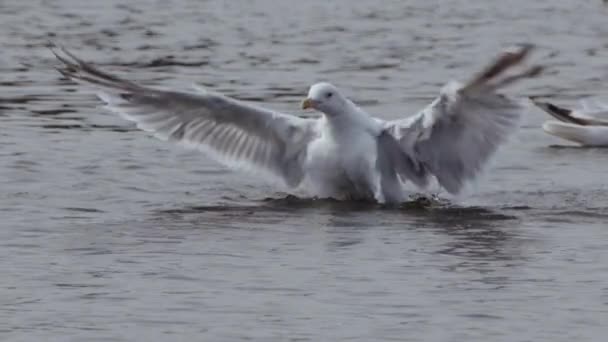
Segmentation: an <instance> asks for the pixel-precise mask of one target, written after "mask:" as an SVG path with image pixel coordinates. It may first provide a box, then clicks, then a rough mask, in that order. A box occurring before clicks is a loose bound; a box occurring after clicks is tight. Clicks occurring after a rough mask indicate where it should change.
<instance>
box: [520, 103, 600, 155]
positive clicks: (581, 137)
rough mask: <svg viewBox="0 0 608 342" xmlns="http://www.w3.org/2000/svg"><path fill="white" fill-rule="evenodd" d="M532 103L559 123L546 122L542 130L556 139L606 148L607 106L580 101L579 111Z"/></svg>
mask: <svg viewBox="0 0 608 342" xmlns="http://www.w3.org/2000/svg"><path fill="white" fill-rule="evenodd" d="M532 102H533V103H534V104H535V105H536V106H537V107H539V108H540V109H542V110H543V111H545V112H546V113H547V114H549V115H551V116H552V117H554V118H556V119H557V120H559V121H547V122H545V123H544V124H543V130H544V131H545V132H547V133H548V134H551V135H554V136H556V137H559V138H562V139H565V140H568V141H571V142H575V143H577V144H579V145H582V146H590V147H600V146H608V119H606V117H608V106H606V105H604V104H601V103H598V102H594V101H593V102H592V101H582V107H581V108H580V109H568V108H564V107H559V106H556V105H554V104H552V103H549V102H541V101H537V100H536V99H532Z"/></svg>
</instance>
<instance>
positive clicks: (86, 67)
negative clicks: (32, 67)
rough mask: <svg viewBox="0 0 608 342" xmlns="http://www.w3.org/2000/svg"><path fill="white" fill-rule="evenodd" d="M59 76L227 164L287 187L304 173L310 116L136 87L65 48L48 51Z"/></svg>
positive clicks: (205, 95) (311, 125)
mask: <svg viewBox="0 0 608 342" xmlns="http://www.w3.org/2000/svg"><path fill="white" fill-rule="evenodd" d="M53 52H54V53H55V55H56V56H57V59H58V60H59V61H61V62H62V63H63V65H62V66H61V67H59V68H57V70H58V71H59V72H60V73H62V74H63V75H64V76H66V77H68V78H70V79H72V80H75V81H79V82H82V83H88V84H92V85H94V86H96V87H98V88H100V90H101V92H100V93H99V97H100V98H101V99H102V100H103V101H104V102H106V104H107V106H106V107H107V108H108V109H109V110H111V111H113V112H116V113H118V114H120V115H121V116H123V117H124V118H126V119H127V120H130V121H133V122H135V123H136V124H137V127H139V128H140V129H142V130H145V131H148V132H152V133H154V135H155V136H156V137H158V138H160V139H163V140H170V141H174V142H177V143H180V144H183V145H186V146H191V147H195V148H197V149H200V150H203V151H204V152H207V153H210V154H211V155H212V156H213V157H216V158H217V159H218V161H220V162H223V163H225V164H226V165H228V166H233V167H240V168H243V167H244V168H253V169H255V170H257V171H262V172H266V173H267V174H270V175H272V176H279V177H280V178H282V179H283V180H284V181H285V183H286V184H287V185H289V186H291V187H295V186H297V185H298V184H299V183H300V181H301V180H302V178H303V176H304V170H303V167H302V163H303V161H304V159H305V154H306V146H307V144H308V142H309V141H310V140H311V139H312V137H313V136H314V135H315V121H314V120H312V119H302V118H298V117H295V116H291V115H285V114H281V113H277V112H273V111H270V110H266V109H263V108H259V107H255V106H252V105H248V104H244V103H242V102H240V101H237V100H235V99H232V98H229V97H226V96H223V95H221V94H214V93H210V92H205V93H201V94H190V93H182V92H173V91H163V90H158V89H154V88H149V87H144V86H140V85H138V84H136V83H133V82H131V81H128V80H124V79H122V78H118V77H116V76H113V75H110V74H108V73H105V72H103V71H100V70H99V69H97V68H95V67H93V66H91V65H90V64H88V63H86V62H84V61H82V60H80V59H78V58H77V57H75V56H74V55H73V54H71V53H70V52H68V51H66V50H61V53H60V52H58V51H53Z"/></svg>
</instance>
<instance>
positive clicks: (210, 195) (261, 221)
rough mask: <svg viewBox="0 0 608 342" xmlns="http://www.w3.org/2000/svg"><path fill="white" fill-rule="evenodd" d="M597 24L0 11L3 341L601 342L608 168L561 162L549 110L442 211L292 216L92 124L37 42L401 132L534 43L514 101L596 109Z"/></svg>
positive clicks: (308, 14)
mask: <svg viewBox="0 0 608 342" xmlns="http://www.w3.org/2000/svg"><path fill="white" fill-rule="evenodd" d="M607 15H608V8H606V7H604V6H602V4H601V2H600V1H566V0H544V1H542V0H541V1H524V0H514V1H508V2H506V1H505V2H497V1H495V2H488V1H482V0H475V1H465V0H451V1H423V0H412V1H383V2H377V1H368V0H364V1H357V2H356V3H355V2H353V1H346V0H337V1H331V2H330V1H317V0H310V1H291V0H290V1H269V0H256V1H249V2H247V4H245V2H237V1H232V2H227V1H226V2H222V1H194V0H172V1H143V0H140V1H131V2H128V4H126V2H122V1H104V2H98V3H93V2H90V3H89V2H87V3H86V4H85V3H84V2H81V1H75V0H59V1H43V0H38V1H35V0H33V1H20V2H18V1H4V2H2V3H0V30H1V31H2V32H3V34H2V35H0V46H1V47H2V51H1V53H0V71H1V74H2V78H0V122H1V127H2V128H1V129H0V160H1V162H0V189H2V191H1V192H0V215H1V216H0V217H1V218H2V220H1V221H0V262H1V266H2V271H3V272H2V283H1V285H0V338H1V339H2V340H3V341H40V340H44V341H142V340H148V341H167V340H170V341H192V340H194V341H197V340H199V341H200V340H203V341H239V340H253V341H551V342H555V341H603V340H604V339H605V336H606V333H608V327H607V326H606V322H608V285H607V284H608V266H607V265H606V263H605V261H606V260H608V229H607V227H606V221H607V219H608V195H606V190H607V188H608V185H607V184H606V182H605V181H604V180H605V179H606V174H607V173H608V164H607V163H605V162H604V161H605V160H606V157H607V156H608V150H605V149H581V148H575V147H556V146H554V145H556V144H561V142H560V141H558V140H555V139H554V138H552V137H549V136H547V135H544V134H543V133H542V132H541V130H540V125H541V124H542V122H543V120H544V119H546V118H545V117H544V116H543V114H542V113H540V112H538V111H531V112H530V113H529V115H528V116H527V117H526V118H525V120H524V122H523V124H522V129H521V131H520V132H519V133H518V135H517V136H516V137H514V139H513V140H512V141H511V143H510V144H509V145H508V146H506V147H505V148H504V149H502V150H501V151H500V153H499V154H497V156H496V158H495V160H494V161H493V164H492V165H491V166H490V167H489V168H488V170H487V172H486V174H485V175H484V177H483V178H482V179H481V180H480V181H479V182H478V183H476V184H475V185H474V186H473V187H472V188H471V190H470V191H469V193H468V195H467V196H463V197H461V198H457V199H452V200H451V203H452V204H450V205H436V206H431V207H420V206H416V205H408V206H404V207H403V208H400V209H391V210H389V209H384V208H380V207H378V206H374V205H368V204H361V203H339V202H332V201H308V200H299V199H294V198H291V197H286V194H285V193H283V192H281V191H282V189H279V188H277V187H276V186H275V185H274V184H269V183H265V182H263V181H261V180H260V179H258V178H256V177H255V176H252V175H247V174H242V173H238V172H232V171H230V170H227V169H225V168H224V167H222V166H220V165H218V164H217V163H215V162H213V161H212V160H210V159H209V158H208V157H206V156H204V155H201V154H200V153H198V152H195V151H188V150H183V149H180V148H178V147H175V146H172V145H170V144H167V143H163V142H160V141H157V140H155V139H154V138H152V137H150V136H149V135H148V134H146V133H143V132H139V131H136V130H135V129H134V128H133V126H132V125H131V124H129V123H127V122H125V121H123V120H121V119H120V118H117V117H115V116H113V115H112V114H109V113H106V112H104V111H103V110H101V109H100V108H99V101H97V100H96V99H95V97H94V96H93V95H92V94H91V93H89V92H86V91H77V89H78V87H77V86H75V85H74V84H73V83H72V82H69V81H67V80H64V79H62V78H61V77H60V75H59V74H58V73H56V72H55V71H54V70H53V68H52V66H53V65H54V63H55V62H54V60H53V57H52V55H51V54H50V52H49V51H48V50H47V49H46V48H45V46H46V45H47V44H48V42H49V41H54V42H58V43H61V44H63V45H65V46H66V47H68V48H70V49H73V50H75V51H77V53H78V54H79V55H81V56H82V57H84V58H85V59H88V60H92V61H94V62H96V63H98V64H99V65H100V66H102V67H104V68H105V69H107V70H110V71H113V72H116V73H120V74H121V75H126V76H128V77H130V78H132V79H134V80H138V81H141V82H142V83H144V84H148V85H157V86H164V87H188V86H189V85H190V84H191V83H192V82H196V83H199V84H202V85H204V86H206V87H209V88H211V89H214V90H216V91H221V92H224V93H226V94H228V95H231V96H235V97H238V98H241V99H246V100H249V101H252V102H261V103H263V104H264V105H267V106H269V107H271V108H274V109H277V110H282V111H286V112H290V113H294V114H298V115H302V114H304V113H301V112H300V111H299V110H298V109H297V108H298V103H299V101H300V100H301V98H302V97H303V96H304V94H305V93H306V90H307V87H308V85H310V84H311V83H313V82H316V81H320V80H329V81H331V82H333V83H335V84H337V85H338V86H340V87H341V88H343V89H344V91H345V93H346V94H348V95H349V96H351V97H352V98H353V99H354V100H355V101H356V102H358V103H360V104H361V105H362V106H364V108H366V109H367V110H369V111H370V112H371V113H374V114H375V115H378V116H380V117H382V118H386V119H391V118H398V117H402V116H405V115H411V114H413V113H415V112H416V111H417V110H418V109H420V108H421V107H423V106H424V105H426V104H427V103H429V102H430V101H431V100H432V99H433V97H434V96H436V94H437V91H438V89H439V88H440V87H441V86H442V85H443V84H444V83H445V82H447V81H448V80H449V79H453V78H455V79H464V78H466V77H468V76H470V75H471V73H472V72H474V71H476V70H477V69H478V68H479V67H480V66H481V65H483V64H484V63H486V62H487V61H488V60H489V58H491V57H492V56H494V55H495V54H496V53H497V52H498V51H499V49H501V48H503V47H504V46H507V45H510V44H513V43H519V42H523V41H531V42H534V43H536V44H538V46H539V48H538V51H537V52H538V53H537V54H536V58H537V59H538V60H540V61H541V62H542V63H544V64H546V65H547V67H548V73H547V75H545V76H544V77H543V78H539V79H535V80H531V81H529V82H526V83H524V84H521V85H517V86H515V87H513V88H512V89H510V92H511V93H512V94H515V95H522V96H523V95H537V96H539V95H541V96H552V97H556V98H559V101H561V103H564V104H571V103H574V101H575V100H576V99H578V98H580V97H584V96H602V95H605V94H606V87H605V80H606V79H608V62H607V61H608V59H607V57H608V51H607V48H608V43H607V41H606V37H607V36H608V16H607Z"/></svg>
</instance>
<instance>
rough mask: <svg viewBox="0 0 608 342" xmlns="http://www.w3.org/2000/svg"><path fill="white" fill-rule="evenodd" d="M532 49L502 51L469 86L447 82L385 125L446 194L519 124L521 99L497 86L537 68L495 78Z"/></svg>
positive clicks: (460, 185)
mask: <svg viewBox="0 0 608 342" xmlns="http://www.w3.org/2000/svg"><path fill="white" fill-rule="evenodd" d="M530 50H531V46H524V47H522V48H521V49H519V50H518V51H514V52H504V53H503V54H501V55H500V56H499V58H498V59H497V60H496V61H495V62H494V63H492V64H491V65H490V66H489V67H487V68H486V69H484V70H483V71H482V72H481V73H480V74H478V75H477V76H476V77H475V78H474V79H473V80H471V81H470V82H468V83H467V84H464V85H462V84H459V83H456V82H453V83H449V84H448V85H446V86H445V87H444V88H443V89H442V90H441V93H440V95H439V97H438V98H436V99H435V100H434V101H433V102H432V103H431V104H430V105H429V106H427V107H426V108H424V109H423V110H422V111H421V112H420V113H418V114H416V115H414V116H412V117H409V118H406V119H401V120H396V121H391V122H388V123H387V129H388V130H389V131H390V132H391V133H392V134H393V136H394V137H395V138H396V139H397V140H398V141H399V143H400V145H401V147H402V149H403V150H404V151H406V152H407V153H408V154H409V155H412V156H413V158H414V159H416V160H417V161H418V163H419V165H420V167H421V168H425V169H426V170H427V171H429V172H430V173H431V174H433V175H434V176H435V177H436V178H437V180H438V182H439V184H440V185H441V186H442V187H443V188H445V189H446V190H447V191H448V192H450V193H452V194H456V193H458V192H459V191H460V190H461V189H462V188H463V185H464V184H465V183H466V182H467V181H469V180H472V179H473V178H475V176H476V175H477V174H478V173H479V172H480V170H481V169H482V167H483V166H484V164H485V163H486V162H487V161H488V159H489V157H490V156H491V155H492V154H493V153H494V152H495V151H496V149H497V148H498V147H499V146H500V144H501V143H503V142H504V141H505V140H506V138H507V137H508V135H509V134H510V133H512V132H514V131H515V130H516V129H517V128H518V125H519V119H520V117H521V115H522V112H523V111H524V109H525V107H524V105H523V103H522V102H519V101H516V100H512V99H509V98H507V97H505V96H503V95H500V94H498V93H496V90H497V89H498V88H500V87H503V86H505V85H508V84H510V83H513V82H515V81H517V80H519V79H523V78H527V77H533V76H536V75H538V74H539V73H540V72H541V68H540V67H538V66H536V67H532V68H529V69H527V70H525V71H523V72H521V73H519V74H513V75H510V76H504V77H501V78H500V79H499V78H498V77H499V76H501V75H504V72H505V71H506V70H507V69H510V68H512V67H513V66H516V65H518V64H520V63H521V62H522V61H523V60H524V58H525V57H526V56H527V55H528V53H529V52H530ZM402 177H403V175H402Z"/></svg>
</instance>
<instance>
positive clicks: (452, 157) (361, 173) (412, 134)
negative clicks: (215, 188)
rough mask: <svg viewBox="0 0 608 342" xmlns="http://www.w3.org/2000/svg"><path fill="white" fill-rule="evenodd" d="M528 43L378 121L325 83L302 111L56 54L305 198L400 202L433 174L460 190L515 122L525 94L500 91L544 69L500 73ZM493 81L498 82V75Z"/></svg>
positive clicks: (178, 131) (166, 129) (67, 70)
mask: <svg viewBox="0 0 608 342" xmlns="http://www.w3.org/2000/svg"><path fill="white" fill-rule="evenodd" d="M529 50H530V47H527V46H526V47H523V48H522V49H520V50H518V51H516V52H505V53H503V54H502V55H501V56H500V57H499V58H498V59H497V60H496V61H495V62H494V63H492V64H491V65H490V66H489V67H488V68H486V69H484V70H483V71H482V72H481V73H480V74H479V75H477V76H476V77H475V78H473V79H472V80H471V81H470V82H468V83H466V84H459V83H450V84H448V85H447V86H446V87H444V88H443V89H442V91H441V93H440V96H439V97H438V98H437V99H436V100H435V101H433V102H432V103H431V104H430V105H429V106H427V107H426V108H425V109H423V110H422V111H421V112H419V113H418V114H416V115H414V116H411V117H408V118H405V119H400V120H393V121H384V120H381V119H378V118H375V117H373V116H371V115H369V114H368V113H366V112H365V111H364V110H362V109H361V108H359V107H358V106H357V105H355V104H354V103H353V102H352V101H350V100H349V99H348V98H347V97H345V96H344V95H343V94H342V93H341V92H340V91H339V90H338V89H337V88H336V87H335V86H333V85H331V84H329V83H325V82H323V83H317V84H314V85H313V86H311V87H310V90H309V92H308V96H307V98H306V99H305V100H304V101H303V102H302V108H303V109H309V108H311V109H315V110H317V111H319V112H321V113H323V115H322V116H320V117H319V118H316V119H312V118H299V117H296V116H292V115H288V114H282V113H278V112H276V111H272V110H268V109H264V108H261V107H258V106H254V105H251V104H247V103H244V102H241V101H237V100H235V99H232V98H229V97H226V96H224V95H222V94H218V93H213V92H210V91H205V90H203V91H201V92H199V93H196V94H195V93H184V92H173V91H164V90H158V89H154V88H150V87H144V86H140V85H138V84H136V83H133V82H131V81H128V80H124V79H122V78H118V77H116V76H113V75H110V74H108V73H105V72H102V71H100V70H99V69H97V68H95V67H93V66H91V65H90V64H88V63H86V62H84V61H82V60H80V59H78V58H77V57H75V56H74V55H73V54H71V53H69V52H68V51H66V50H62V53H58V52H55V51H54V53H55V55H56V56H57V58H58V59H59V61H61V62H62V63H63V66H62V67H60V68H58V71H59V72H61V73H62V74H63V75H64V76H66V77H68V78H70V79H73V80H75V81H77V82H81V83H87V84H91V85H93V86H96V87H97V88H100V90H101V91H100V92H99V93H98V95H99V97H100V98H101V99H102V100H103V101H104V102H105V103H106V105H107V108H108V109H109V110H111V111H113V112H116V113H118V114H120V115H121V116H123V117H124V118H126V119H127V120H130V121H133V122H135V123H136V124H137V126H138V127H139V128H140V129H142V130H145V131H148V132H152V133H153V134H154V135H155V136H157V137H158V138H160V139H163V140H170V141H174V142H177V143H179V144H182V145H187V146H190V147H194V148H197V149H199V150H202V151H204V152H206V153H209V154H210V155H211V156H213V157H215V158H216V159H217V160H218V161H220V162H222V163H224V164H226V165H228V166H233V167H237V168H245V169H250V170H251V169H253V170H255V171H261V172H263V173H265V174H267V175H269V176H270V177H272V179H273V180H275V181H276V180H277V179H280V180H282V181H283V183H285V185H287V186H288V187H289V188H291V189H294V190H295V189H299V190H303V191H305V192H306V193H307V194H308V195H311V196H316V197H322V198H327V197H331V198H335V199H358V200H375V201H377V202H380V203H399V202H401V201H403V200H404V199H406V197H407V193H406V191H405V190H404V185H405V184H406V183H407V182H412V183H413V184H414V185H416V186H417V187H419V188H424V187H426V186H427V185H428V184H429V181H430V180H431V179H432V178H433V177H434V178H436V179H437V181H438V183H439V184H440V185H441V186H442V187H443V188H445V189H446V190H447V191H448V192H450V193H452V194H455V193H458V192H459V191H460V190H461V189H462V188H463V186H464V185H465V183H466V182H467V181H471V180H473V179H474V178H475V177H476V176H477V174H478V173H479V171H480V170H481V168H482V166H483V165H484V164H485V163H486V162H487V160H488V158H489V157H490V156H491V155H492V154H493V153H494V152H495V150H496V149H497V147H498V146H499V145H500V144H501V143H503V142H504V140H505V139H506V138H507V136H508V135H509V134H510V133H511V132H513V131H514V130H515V129H516V128H517V126H518V121H519V118H520V115H521V113H522V110H523V109H524V108H523V106H522V104H521V102H520V101H516V100H511V99H509V98H506V97H504V96H502V95H500V94H497V93H496V92H495V90H496V89H498V88H500V87H502V86H504V85H506V84H509V83H512V82H513V81H515V80H518V79H521V78H526V77H532V76H534V75H536V74H538V71H539V68H531V69H529V70H527V71H525V72H523V73H520V74H518V75H514V76H508V77H504V78H503V79H502V80H497V77H498V76H499V75H500V74H503V73H504V71H505V70H507V69H509V68H511V67H513V66H515V65H517V64H520V63H521V61H522V60H523V59H524V58H525V57H526V55H527V54H528V52H529ZM492 81H496V82H493V83H492Z"/></svg>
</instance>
